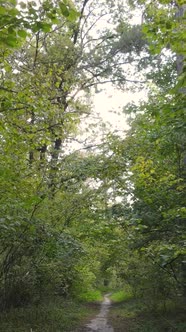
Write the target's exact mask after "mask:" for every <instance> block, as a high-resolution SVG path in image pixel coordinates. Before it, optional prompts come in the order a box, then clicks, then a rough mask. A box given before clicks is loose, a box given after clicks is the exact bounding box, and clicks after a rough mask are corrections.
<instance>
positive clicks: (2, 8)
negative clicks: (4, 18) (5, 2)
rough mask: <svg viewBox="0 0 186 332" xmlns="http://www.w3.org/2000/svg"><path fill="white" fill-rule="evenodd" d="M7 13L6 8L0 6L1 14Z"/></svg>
mask: <svg viewBox="0 0 186 332" xmlns="http://www.w3.org/2000/svg"><path fill="white" fill-rule="evenodd" d="M6 13H7V10H6V8H4V7H2V6H0V15H5V14H6Z"/></svg>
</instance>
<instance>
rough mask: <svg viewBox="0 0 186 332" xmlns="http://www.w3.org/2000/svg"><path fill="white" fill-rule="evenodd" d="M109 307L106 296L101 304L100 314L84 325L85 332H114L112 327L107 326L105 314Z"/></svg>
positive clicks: (109, 302)
mask: <svg viewBox="0 0 186 332" xmlns="http://www.w3.org/2000/svg"><path fill="white" fill-rule="evenodd" d="M110 305H111V301H110V299H109V297H108V294H107V295H105V296H104V300H103V302H102V304H101V309H100V313H99V314H98V315H97V316H96V317H95V318H94V319H92V320H91V322H90V323H89V324H87V325H86V328H87V329H86V332H93V331H97V332H114V329H113V328H112V326H109V325H108V322H107V314H108V311H109V308H110Z"/></svg>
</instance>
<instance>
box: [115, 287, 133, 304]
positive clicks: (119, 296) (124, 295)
mask: <svg viewBox="0 0 186 332" xmlns="http://www.w3.org/2000/svg"><path fill="white" fill-rule="evenodd" d="M131 297H132V294H131V292H130V291H125V290H119V291H117V292H114V293H113V294H112V295H111V296H110V299H111V301H112V302H115V303H118V302H123V301H126V300H129V299H131Z"/></svg>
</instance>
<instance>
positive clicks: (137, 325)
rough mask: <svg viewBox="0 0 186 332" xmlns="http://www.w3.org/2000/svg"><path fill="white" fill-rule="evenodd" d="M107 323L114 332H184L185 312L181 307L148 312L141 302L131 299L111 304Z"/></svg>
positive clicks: (185, 326)
mask: <svg viewBox="0 0 186 332" xmlns="http://www.w3.org/2000/svg"><path fill="white" fill-rule="evenodd" d="M108 323H109V324H110V325H112V326H113V328H114V332H185V331H186V312H185V310H184V308H181V307H179V308H178V307H177V308H176V307H172V308H168V309H167V311H165V310H158V311H156V310H149V308H148V307H147V306H144V305H143V304H142V302H141V301H139V300H136V299H132V298H131V299H128V300H126V301H123V302H121V303H113V304H112V306H111V308H110V311H109V315H108Z"/></svg>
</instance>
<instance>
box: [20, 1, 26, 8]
mask: <svg viewBox="0 0 186 332" xmlns="http://www.w3.org/2000/svg"><path fill="white" fill-rule="evenodd" d="M19 6H20V7H21V8H22V9H26V3H24V2H23V1H21V2H19Z"/></svg>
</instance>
